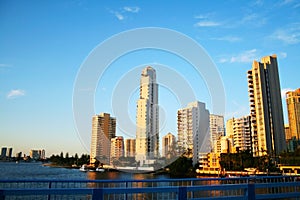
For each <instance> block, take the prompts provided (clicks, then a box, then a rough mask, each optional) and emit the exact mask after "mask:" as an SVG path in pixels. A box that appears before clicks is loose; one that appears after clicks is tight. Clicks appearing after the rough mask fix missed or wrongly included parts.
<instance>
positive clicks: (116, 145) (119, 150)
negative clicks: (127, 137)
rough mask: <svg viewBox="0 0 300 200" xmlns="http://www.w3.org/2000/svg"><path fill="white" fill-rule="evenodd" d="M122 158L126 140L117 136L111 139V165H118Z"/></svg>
mask: <svg viewBox="0 0 300 200" xmlns="http://www.w3.org/2000/svg"><path fill="white" fill-rule="evenodd" d="M120 157H124V139H123V137H122V136H117V137H114V138H112V139H111V145H110V164H111V165H117V164H116V163H118V162H119V159H120Z"/></svg>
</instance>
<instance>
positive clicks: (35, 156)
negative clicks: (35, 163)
mask: <svg viewBox="0 0 300 200" xmlns="http://www.w3.org/2000/svg"><path fill="white" fill-rule="evenodd" d="M29 156H30V158H31V159H33V160H39V159H40V154H39V150H34V149H31V150H30V153H29Z"/></svg>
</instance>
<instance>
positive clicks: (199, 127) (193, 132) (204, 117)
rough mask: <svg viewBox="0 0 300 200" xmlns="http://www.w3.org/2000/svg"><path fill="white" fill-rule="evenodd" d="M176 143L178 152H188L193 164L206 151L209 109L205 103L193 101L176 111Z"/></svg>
mask: <svg viewBox="0 0 300 200" xmlns="http://www.w3.org/2000/svg"><path fill="white" fill-rule="evenodd" d="M177 131H178V138H177V139H178V140H177V145H178V149H179V153H186V152H189V151H188V150H190V152H191V153H192V155H190V156H191V157H192V158H193V164H194V165H195V164H196V163H197V162H198V161H199V158H200V156H201V153H208V150H209V149H208V148H207V144H208V145H209V146H210V143H209V141H210V134H209V131H210V130H209V111H208V110H207V109H206V108H205V103H201V102H199V101H195V102H192V103H189V104H188V106H187V107H186V108H182V109H179V110H178V111H177Z"/></svg>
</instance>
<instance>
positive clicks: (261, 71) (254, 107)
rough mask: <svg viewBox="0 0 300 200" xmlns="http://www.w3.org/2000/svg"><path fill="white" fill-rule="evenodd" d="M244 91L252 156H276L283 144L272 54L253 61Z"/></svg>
mask: <svg viewBox="0 0 300 200" xmlns="http://www.w3.org/2000/svg"><path fill="white" fill-rule="evenodd" d="M248 88H249V90H248V91H249V97H250V99H249V100H250V115H251V124H252V127H251V129H252V150H253V155H254V156H262V155H265V154H269V155H271V156H276V155H279V154H280V153H281V152H282V151H284V150H285V149H286V143H285V134H284V125H283V111H282V102H281V92H280V82H279V74H278V64H277V57H276V55H273V56H266V57H263V58H262V59H261V62H257V61H253V64H252V69H251V70H249V71H248Z"/></svg>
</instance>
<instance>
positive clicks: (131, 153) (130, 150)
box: [124, 139, 135, 157]
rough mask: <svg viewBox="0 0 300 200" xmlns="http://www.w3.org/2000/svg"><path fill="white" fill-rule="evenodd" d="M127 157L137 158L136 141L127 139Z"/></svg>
mask: <svg viewBox="0 0 300 200" xmlns="http://www.w3.org/2000/svg"><path fill="white" fill-rule="evenodd" d="M124 150H125V157H135V139H125V148H124Z"/></svg>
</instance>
